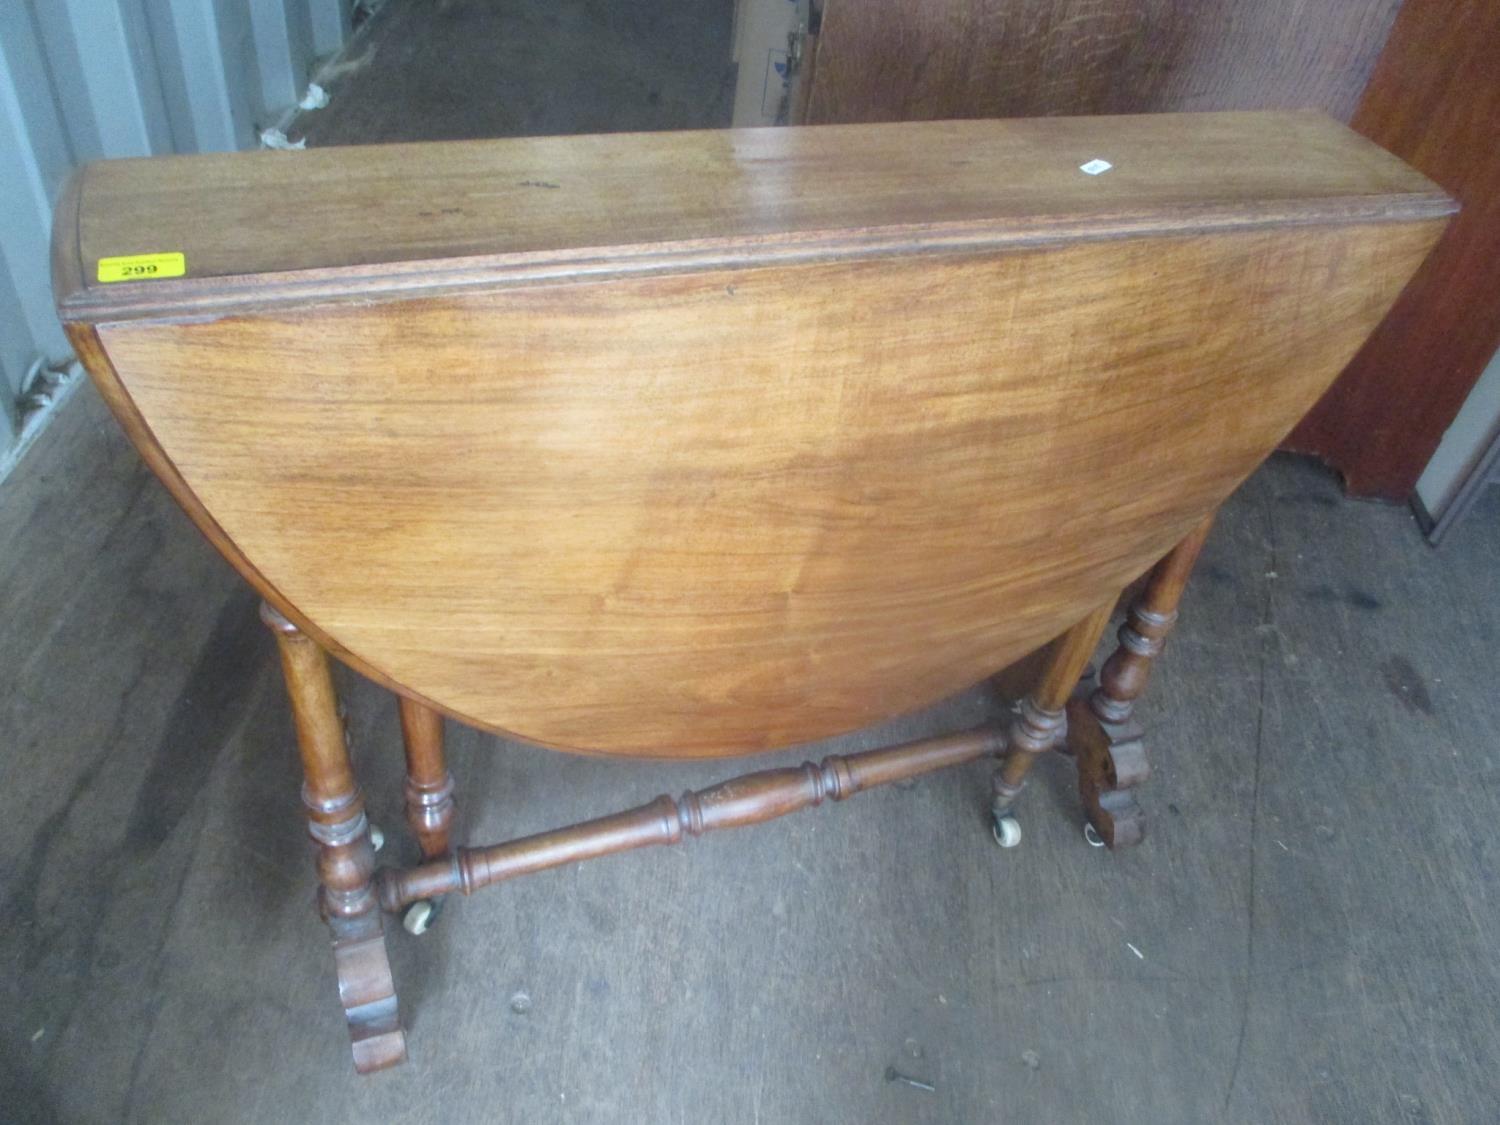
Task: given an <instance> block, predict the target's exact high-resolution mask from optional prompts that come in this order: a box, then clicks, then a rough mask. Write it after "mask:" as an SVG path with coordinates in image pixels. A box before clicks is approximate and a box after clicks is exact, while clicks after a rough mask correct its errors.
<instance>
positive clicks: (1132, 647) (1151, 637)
mask: <svg viewBox="0 0 1500 1125" xmlns="http://www.w3.org/2000/svg"><path fill="white" fill-rule="evenodd" d="M1212 526H1213V515H1212V514H1211V515H1209V516H1207V517H1206V518H1205V519H1204V520H1203V522H1202V523H1200V524H1199V525H1198V526H1197V527H1195V528H1194V529H1193V531H1192V533H1191V534H1189V535H1188V536H1187V538H1185V539H1184V540H1183V541H1182V542H1181V543H1179V544H1177V546H1176V547H1174V548H1172V550H1171V551H1170V552H1169V553H1168V554H1167V555H1166V556H1165V557H1164V558H1162V560H1161V561H1160V562H1158V563H1157V564H1156V566H1155V567H1154V568H1152V571H1151V574H1150V577H1149V578H1147V580H1146V585H1145V588H1144V589H1143V590H1142V591H1141V593H1140V596H1139V597H1137V598H1136V600H1135V602H1134V604H1133V605H1132V606H1131V607H1130V612H1129V613H1128V614H1127V615H1126V619H1125V624H1123V625H1121V626H1120V633H1119V638H1120V644H1119V647H1118V648H1116V649H1115V651H1114V653H1113V654H1112V655H1111V656H1110V658H1109V659H1108V660H1107V661H1105V663H1104V667H1103V668H1102V669H1101V670H1100V672H1099V684H1098V686H1097V687H1095V688H1094V689H1093V691H1091V692H1089V691H1085V692H1081V693H1079V694H1078V695H1075V697H1074V698H1073V700H1072V702H1071V703H1070V704H1069V705H1068V732H1069V733H1068V746H1069V749H1070V750H1071V752H1072V753H1073V755H1074V757H1075V758H1076V759H1077V762H1078V789H1079V793H1080V795H1081V796H1082V798H1083V807H1084V811H1085V813H1086V814H1087V815H1088V819H1089V823H1090V824H1091V825H1093V827H1094V831H1095V832H1097V833H1098V834H1099V837H1100V838H1101V839H1102V840H1103V841H1104V843H1105V844H1107V845H1108V846H1110V847H1111V848H1117V847H1123V846H1125V845H1128V844H1135V843H1138V842H1139V841H1140V839H1141V837H1142V836H1143V835H1144V834H1145V830H1146V825H1145V818H1144V816H1143V814H1142V813H1141V809H1140V806H1139V805H1138V804H1137V803H1136V800H1135V797H1134V795H1133V794H1132V793H1131V792H1130V790H1131V789H1133V788H1134V787H1135V786H1137V785H1139V784H1140V783H1141V782H1143V781H1145V780H1146V778H1147V776H1149V774H1150V772H1151V769H1150V764H1149V763H1148V761H1147V759H1146V747H1145V741H1144V738H1143V735H1142V731H1141V727H1140V725H1139V723H1137V722H1136V720H1135V716H1134V711H1135V704H1136V700H1138V699H1139V698H1140V697H1141V694H1142V693H1143V692H1144V691H1145V690H1146V681H1147V680H1148V679H1149V678H1150V675H1151V665H1152V662H1153V661H1154V660H1155V659H1156V658H1157V657H1158V656H1160V655H1161V651H1162V648H1163V647H1164V646H1165V645H1166V640H1167V634H1168V633H1170V632H1171V631H1172V626H1173V624H1174V623H1175V622H1176V621H1177V604H1178V602H1180V601H1181V600H1182V592H1183V590H1184V589H1185V588H1186V586H1187V580H1188V577H1189V576H1190V575H1191V574H1192V572H1193V564H1194V563H1195V562H1197V560H1198V553H1199V552H1200V551H1201V550H1202V549H1203V543H1204V541H1205V540H1206V539H1207V538H1208V532H1209V529H1210V528H1211V527H1212Z"/></svg>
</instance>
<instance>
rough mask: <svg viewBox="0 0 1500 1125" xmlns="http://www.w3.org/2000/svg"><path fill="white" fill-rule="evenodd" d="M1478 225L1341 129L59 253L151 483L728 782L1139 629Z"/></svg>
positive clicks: (144, 238)
mask: <svg viewBox="0 0 1500 1125" xmlns="http://www.w3.org/2000/svg"><path fill="white" fill-rule="evenodd" d="M1093 159H1102V160H1107V161H1109V162H1110V163H1111V164H1112V167H1111V169H1110V170H1109V171H1108V172H1105V173H1104V174H1102V175H1098V176H1091V175H1088V174H1087V173H1084V172H1082V171H1081V170H1080V165H1082V164H1085V163H1087V162H1088V161H1090V160H1093ZM554 185H555V186H554ZM1451 209H1452V204H1451V202H1450V201H1449V200H1448V199H1447V197H1446V196H1444V195H1443V194H1442V193H1441V192H1440V191H1438V190H1437V189H1436V188H1434V187H1433V186H1432V185H1431V184H1430V183H1429V182H1428V181H1427V180H1425V179H1423V178H1422V177H1421V176H1419V175H1417V174H1416V173H1414V172H1411V171H1410V170H1409V169H1406V168H1405V166H1404V165H1402V164H1401V163H1400V162H1399V161H1396V160H1395V159H1394V158H1393V157H1390V156H1388V155H1386V154H1384V153H1382V152H1381V151H1380V150H1378V149H1377V148H1375V147H1374V146H1373V145H1371V144H1369V142H1367V141H1364V140H1362V139H1360V138H1358V137H1357V136H1355V135H1354V134H1352V133H1350V132H1349V131H1347V130H1345V129H1343V128H1342V127H1341V126H1338V125H1336V124H1335V123H1333V122H1331V121H1328V120H1327V119H1324V118H1321V117H1319V116H1317V115H1312V114H1226V115H1182V116H1162V117H1153V118H1106V119H1059V120H1040V121H997V122H963V123H937V124H917V125H891V126H852V127H839V128H811V129H783V130H760V131H748V132H729V133H680V134H666V135H636V136H613V137H581V138H547V139H542V140H516V141H494V142H476V143H462V144H435V145H420V146H391V147H390V148H386V149H376V148H371V149H338V150H327V151H322V152H318V151H313V152H303V153H292V154H287V153H263V154H250V155H241V156H217V157H199V158H184V159H176V158H174V159H171V160H164V161H150V162H120V163H110V164H104V165H98V166H92V167H90V168H89V169H87V170H85V171H84V173H83V174H82V175H81V176H80V177H79V178H78V179H77V180H76V181H75V185H74V189H73V190H72V192H71V193H70V195H69V196H68V198H67V199H66V200H65V201H64V203H63V205H62V210H61V212H60V217H59V221H58V224H57V238H56V255H55V257H56V263H57V290H58V297H59V306H60V312H61V314H62V315H63V317H64V318H65V319H66V320H67V321H68V322H69V330H70V335H71V336H72V339H73V340H74V343H75V345H76V346H77V347H78V349H79V353H80V355H81V356H82V357H83V358H84V360H85V363H86V365H87V366H88V367H89V370H90V371H91V373H92V374H93V376H94V377H95V379H96V380H97V381H98V383H99V385H100V387H101V390H102V391H103V392H104V394H105V396H106V398H107V399H108V400H109V402H110V403H111V405H112V407H113V408H114V410H115V412H116V414H117V416H118V417H119V418H120V419H121V421H122V422H123V423H124V424H125V426H126V428H127V430H128V431H129V432H130V433H131V435H132V437H133V438H134V440H135V441H136V443H137V445H138V446H139V447H140V448H141V450H142V452H143V454H144V455H145V457H146V458H147V460H148V461H149V462H150V463H151V465H152V467H153V468H154V469H155V470H156V471H157V473H158V474H159V475H160V476H161V477H162V479H163V480H164V481H166V482H167V484H168V486H169V487H170V488H172V490H173V492H174V494H175V495H176V496H177V498H178V499H179V501H181V502H182V503H183V505H184V507H185V508H186V509H187V510H188V512H189V514H191V515H192V516H193V517H194V519H195V520H196V521H197V523H198V524H199V526H200V527H201V528H202V529H203V530H204V532H205V534H207V535H208V536H209V537H210V538H211V539H212V540H213V541H214V542H215V544H216V545H217V546H218V547H219V548H220V549H221V550H222V551H223V552H224V553H225V555H226V556H227V557H228V558H229V559H230V560H231V561H232V562H234V563H235V565H236V566H237V567H238V568H239V569H240V570H241V572H242V573H243V574H244V575H245V576H246V578H247V579H249V580H250V581H251V582H252V583H254V584H255V585H256V587H257V588H258V589H259V590H260V591H261V592H262V593H263V594H264V595H265V596H266V597H267V598H268V599H269V600H270V601H271V602H272V604H274V605H275V606H276V607H277V608H278V609H280V610H281V612H283V613H284V614H286V615H287V616H288V617H289V618H290V619H291V620H293V621H295V622H296V623H297V624H298V625H299V626H301V627H302V628H304V629H305V630H307V631H308V632H310V633H311V634H312V635H313V636H314V637H315V638H317V639H318V640H319V641H320V642H322V643H323V644H325V645H326V646H327V647H329V648H330V649H331V650H333V651H334V652H335V653H336V654H338V655H339V656H341V657H342V658H343V659H345V660H346V661H348V662H349V663H351V664H353V665H354V666H356V667H358V668H360V669H361V670H362V671H364V672H366V673H367V674H369V675H372V676H374V677H375V678H377V679H379V680H381V681H382V682H384V683H387V684H389V685H391V686H392V687H394V688H396V689H397V690H399V691H402V692H405V693H406V694H408V695H411V696H413V697H416V698H419V699H423V700H425V701H427V702H430V703H432V704H433V705H435V706H437V707H440V708H441V709H443V710H446V711H448V712H449V713H451V714H454V715H456V716H458V717H460V718H463V719H464V720H466V721H468V722H471V723H473V724H474V725H476V726H480V727H483V728H487V729H493V730H501V731H505V732H508V733H512V734H515V735H517V736H520V737H523V738H528V739H531V740H534V741H537V742H541V743H544V744H547V745H551V746H555V747H560V748H569V749H580V750H588V751H595V752H603V753H615V754H625V755H635V756H644V755H651V756H714V755H723V754H733V753H746V752H753V751H758V750H764V749H770V748H774V747H778V746H783V745H787V744H790V743H795V742H800V741H806V740H810V739H814V738H819V737H823V736H826V735H831V734H835V733H839V732H842V731H847V730H850V729H853V728H856V727H859V726H862V725H865V724H868V723H871V722H874V721H876V720H879V719H883V718H888V717H890V716H893V715H896V714H900V713H903V712H907V711H910V710H912V709H914V708H917V707H920V706H923V705H925V704H928V703H931V702H933V701H934V700H936V699H939V698H941V697H943V696H945V695H947V694H950V693H952V692H955V691H958V690H960V689H962V688H964V687H966V686H968V685H969V684H972V683H974V682H976V681H977V680H979V679H981V678H983V677H984V676H986V675H987V674H989V673H991V672H993V671H995V670H997V669H999V668H1001V667H1003V666H1004V665H1006V664H1007V663H1009V662H1010V661H1012V660H1014V659H1016V658H1017V657H1019V656H1021V655H1024V654H1025V653H1026V652H1028V651H1030V650H1032V649H1034V648H1035V647H1036V646H1038V645H1039V644H1042V643H1044V642H1046V641H1047V640H1049V639H1051V638H1052V637H1055V636H1056V635H1058V634H1059V633H1061V632H1062V631H1063V630H1064V629H1066V628H1067V627H1068V626H1070V625H1072V624H1073V623H1074V622H1076V621H1078V620H1079V619H1081V618H1082V617H1084V616H1085V615H1087V614H1088V613H1090V612H1091V611H1092V610H1094V609H1095V608H1096V607H1097V606H1098V605H1100V604H1102V603H1103V602H1105V601H1107V600H1111V599H1113V597H1114V596H1115V594H1116V593H1117V592H1118V590H1119V589H1120V588H1121V587H1122V586H1124V585H1125V584H1126V583H1128V582H1129V581H1131V580H1132V579H1133V578H1135V577H1136V576H1137V575H1138V574H1140V573H1141V572H1142V571H1143V570H1145V569H1146V568H1147V567H1148V566H1150V565H1151V564H1152V563H1153V562H1154V561H1155V560H1156V559H1157V558H1158V557H1160V556H1161V555H1162V554H1163V553H1164V552H1166V551H1167V550H1168V549H1169V548H1170V547H1171V546H1172V544H1173V543H1175V542H1176V541H1177V540H1178V539H1180V538H1181V537H1182V536H1183V535H1185V534H1186V533H1187V532H1188V531H1189V530H1190V529H1191V528H1192V527H1193V526H1194V525H1195V524H1196V523H1197V522H1198V521H1199V520H1200V519H1201V518H1202V517H1203V516H1204V515H1205V514H1206V513H1207V512H1209V511H1211V510H1212V509H1213V508H1214V507H1216V506H1217V505H1218V504H1219V503H1220V502H1221V501H1222V500H1223V499H1224V498H1225V496H1227V495H1228V494H1229V492H1230V491H1232V490H1233V488H1234V487H1235V486H1236V485H1238V483H1239V482H1240V481H1241V480H1243V479H1244V477H1245V476H1246V475H1247V474H1248V473H1249V472H1250V471H1251V470H1252V469H1253V468H1254V467H1255V466H1256V465H1257V464H1258V463H1259V462H1260V461H1261V460H1262V459H1263V458H1264V457H1265V456H1266V455H1267V454H1268V453H1269V452H1270V450H1271V449H1272V448H1274V446H1275V444H1276V442H1277V441H1278V440H1279V439H1280V438H1281V436H1282V435H1284V434H1285V433H1286V431H1287V430H1288V429H1290V428H1291V426H1292V425H1293V424H1294V423H1295V422H1296V421H1297V419H1298V418H1299V417H1300V416H1301V415H1302V414H1303V413H1304V412H1305V411H1306V410H1307V409H1308V407H1310V406H1311V405H1312V404H1313V402H1314V401H1316V399H1317V398H1318V396H1319V395H1320V394H1321V393H1322V392H1323V391H1324V390H1325V389H1326V387H1327V386H1328V384H1329V383H1330V382H1331V380H1332V379H1333V377H1334V376H1335V375H1336V374H1337V373H1338V371H1339V370H1340V368H1341V367H1342V366H1343V364H1344V363H1345V362H1346V361H1347V359H1348V357H1349V356H1350V355H1351V354H1352V353H1353V352H1354V350H1355V349H1356V348H1357V347H1358V346H1359V344H1360V343H1361V342H1362V341H1363V340H1364V339H1365V337H1366V336H1367V335H1368V333H1369V332H1370V330H1371V329H1372V328H1373V327H1374V325H1375V324H1376V323H1377V322H1378V321H1379V319H1380V318H1381V316H1382V315H1384V313H1385V311H1386V309H1387V308H1388V307H1389V306H1390V304H1391V302H1392V301H1393V300H1394V299H1395V297H1396V295H1397V293H1398V292H1399V291H1400V289H1401V287H1402V286H1403V285H1404V284H1405V282H1406V281H1407V279H1408V278H1409V277H1410V276H1411V273H1412V272H1413V270H1414V269H1415V268H1416V266H1417V264H1418V263H1419V262H1420V261H1421V259H1422V257H1423V256H1424V255H1425V254H1426V252H1427V250H1428V249H1429V247H1430V246H1431V244H1432V242H1433V240H1434V239H1435V238H1436V237H1437V235H1438V234H1439V233H1440V231H1441V229H1442V227H1443V225H1444V223H1445V221H1446V216H1447V215H1448V214H1449V213H1450V212H1451ZM169 251H178V252H182V253H183V254H184V255H185V259H186V267H187V268H186V274H185V276H183V277H181V278H176V279H168V280H161V281H151V282H117V283H99V282H97V281H92V280H90V279H91V278H92V277H93V276H94V273H93V271H94V270H95V268H96V264H97V261H98V259H99V258H101V257H111V256H117V255H125V254H133V253H155V252H169Z"/></svg>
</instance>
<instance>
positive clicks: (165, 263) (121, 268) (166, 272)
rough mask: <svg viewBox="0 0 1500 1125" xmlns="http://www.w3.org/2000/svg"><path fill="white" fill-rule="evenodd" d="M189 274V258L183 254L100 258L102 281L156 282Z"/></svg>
mask: <svg viewBox="0 0 1500 1125" xmlns="http://www.w3.org/2000/svg"><path fill="white" fill-rule="evenodd" d="M185 273H187V258H185V257H184V256H183V255H181V254H128V255H126V256H125V257H123V258H100V259H99V280H100V281H155V280H156V279H157V278H162V277H181V276H182V275H183V274H185Z"/></svg>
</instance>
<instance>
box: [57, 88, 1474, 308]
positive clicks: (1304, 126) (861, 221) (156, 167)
mask: <svg viewBox="0 0 1500 1125" xmlns="http://www.w3.org/2000/svg"><path fill="white" fill-rule="evenodd" d="M1096 158H1103V159H1106V160H1108V161H1110V162H1111V163H1112V164H1113V165H1114V168H1113V169H1112V170H1111V171H1110V172H1108V173H1107V174H1105V175H1100V176H1090V175H1086V174H1084V173H1082V172H1080V171H1079V166H1080V165H1082V164H1084V163H1086V162H1088V161H1090V160H1093V159H1096ZM1448 208H1449V204H1448V202H1447V200H1446V198H1445V197H1444V196H1443V195H1442V193H1441V192H1440V191H1439V190H1438V189H1437V188H1436V187H1435V186H1434V185H1433V184H1431V183H1430V182H1428V181H1427V180H1425V179H1424V178H1423V177H1421V176H1420V175H1418V174H1416V173H1414V172H1412V171H1411V170H1410V169H1408V168H1406V167H1404V166H1403V165H1402V164H1401V163H1400V162H1399V161H1396V160H1394V159H1392V158H1391V157H1390V156H1389V155H1387V154H1386V153H1384V152H1381V151H1380V150H1379V149H1377V148H1376V147H1374V146H1372V145H1370V144H1369V143H1368V142H1366V141H1364V140H1362V139H1360V138H1359V137H1357V136H1355V135H1353V134H1351V133H1349V132H1348V131H1347V130H1345V129H1343V128H1342V127H1341V126H1339V125H1337V124H1336V123H1334V122H1332V121H1330V120H1328V119H1327V118H1324V117H1322V116H1321V115H1319V114H1313V113H1305V114H1273V115H1254V114H1225V115H1208V114H1202V115H1189V116H1164V115H1148V116H1142V117H1126V118H1110V119H1073V120H1049V121H983V122H948V123H942V124H932V123H922V124H904V125H884V126H851V127H840V128H825V129H801V130H787V129H779V130H778V129H747V130H729V131H723V130H720V131H697V132H679V133H659V134H633V135H607V136H594V137H582V138H579V137H569V138H557V137H551V138H519V139H507V140H495V141H477V142H450V143H443V144H433V145H423V146H402V145H387V146H369V147H343V148H338V149H329V150H312V151H306V152H295V153H285V152H256V153H237V154H224V155H213V156H195V157H165V158H156V159H152V160H124V161H109V162H104V163H100V164H95V165H91V166H89V167H88V168H87V169H85V170H84V171H83V172H82V174H81V177H80V179H79V180H78V181H77V182H76V184H75V186H74V192H73V195H72V196H71V197H70V200H69V201H68V202H67V203H65V204H64V205H63V206H62V207H61V208H60V210H59V218H58V223H57V230H56V233H55V236H54V238H55V247H56V251H55V261H56V267H55V268H56V280H55V289H56V292H57V296H58V302H59V306H60V308H61V310H62V312H63V314H64V316H65V317H68V318H70V319H79V320H96V319H101V318H106V319H108V318H118V317H121V316H125V315H132V314H141V313H142V312H149V313H159V312H167V313H171V312H173V311H177V312H182V311H195V312H201V311H205V310H223V309H229V308H233V307H235V306H236V305H243V304H245V303H247V302H254V301H265V300H268V299H270V298H271V297H273V296H274V295H275V294H277V293H278V292H281V290H280V289H278V285H280V286H282V287H283V288H284V289H285V296H286V297H287V298H288V299H294V300H297V301H302V302H306V301H310V300H316V299H319V298H320V297H327V296H329V295H331V294H337V293H347V292H350V291H351V290H353V291H357V292H358V293H360V294H361V295H363V296H366V297H368V296H369V295H371V294H372V293H377V292H380V291H382V290H397V289H400V290H409V289H413V288H428V289H432V288H440V287H442V286H444V285H449V286H451V285H473V284H480V283H484V282H485V281H491V282H492V281H493V280H495V278H496V277H503V276H526V277H536V276H538V275H541V276H543V277H546V276H555V275H556V273H557V272H558V271H560V270H561V271H565V272H568V273H577V272H579V271H580V270H587V269H599V268H602V266H603V265H605V264H608V263H615V264H616V265H617V266H618V265H619V264H620V263H621V262H625V261H629V260H631V259H640V258H642V257H643V256H644V257H650V256H651V255H653V254H656V255H661V254H663V253H666V252H668V251H670V252H672V253H675V254H677V255H682V254H684V253H686V252H688V251H699V252H705V251H712V252H713V253H714V254H715V255H717V256H718V257H719V258H720V259H726V260H735V259H736V257H737V255H738V256H739V257H741V258H742V257H743V251H744V250H745V245H746V243H747V242H749V241H752V240H753V244H754V246H755V249H756V252H757V254H758V255H759V256H760V258H761V259H763V258H764V256H765V255H766V254H767V253H768V252H770V251H771V250H773V249H774V247H775V246H778V245H779V246H781V247H783V248H784V249H785V250H787V251H792V250H797V251H800V252H802V253H811V254H815V255H816V254H820V253H821V254H823V255H825V256H826V255H829V254H847V253H849V252H850V251H851V250H854V249H859V248H861V247H862V248H864V249H865V250H872V249H876V248H880V247H885V248H888V249H891V248H897V249H899V248H911V247H913V246H921V245H924V244H931V245H940V244H941V243H942V242H944V241H945V240H946V241H952V240H954V239H960V240H967V241H969V242H973V241H995V240H999V239H1005V238H1009V239H1016V238H1030V239H1036V238H1038V237H1044V236H1052V237H1055V236H1057V235H1058V234H1059V233H1061V234H1063V235H1069V234H1071V235H1072V236H1086V237H1100V236H1104V235H1107V234H1109V233H1111V232H1118V231H1121V230H1127V231H1128V230H1130V229H1146V230H1148V231H1149V230H1162V229H1174V230H1184V229H1194V228H1195V227H1202V226H1204V225H1212V224H1224V223H1241V224H1243V223H1247V222H1282V221H1318V220H1323V219H1330V218H1350V217H1361V216H1363V217H1370V216H1379V215H1391V216H1395V217H1413V216H1420V215H1436V214H1444V213H1446V212H1447V210H1448ZM167 252H177V253H182V254H183V255H184V256H185V259H186V276H185V277H183V278H180V279H164V280H155V281H140V282H134V281H127V282H114V283H100V282H99V281H98V280H97V276H96V273H97V263H98V261H99V259H101V258H110V257H119V256H126V255H134V254H148V253H167ZM549 267H550V273H549ZM324 271H326V272H324ZM293 272H295V273H298V274H299V276H297V277H296V278H294V279H293V278H288V277H284V276H282V275H285V274H288V273H293ZM235 279H240V281H241V283H240V284H238V285H236V284H234V281H235Z"/></svg>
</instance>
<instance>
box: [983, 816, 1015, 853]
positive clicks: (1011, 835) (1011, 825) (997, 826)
mask: <svg viewBox="0 0 1500 1125" xmlns="http://www.w3.org/2000/svg"><path fill="white" fill-rule="evenodd" d="M990 831H991V832H992V833H993V834H994V837H995V843H997V844H999V845H1000V846H1001V847H1002V848H1013V847H1015V846H1016V845H1017V844H1019V843H1020V842H1021V822H1020V821H1019V820H1017V819H1016V818H1015V817H1013V816H997V817H995V818H994V822H993V823H992V824H991V825H990Z"/></svg>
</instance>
